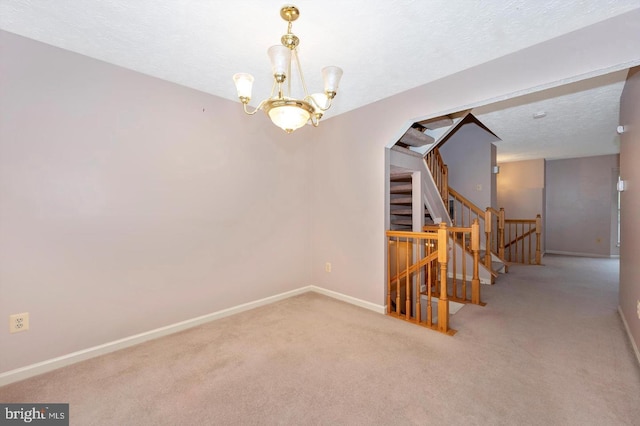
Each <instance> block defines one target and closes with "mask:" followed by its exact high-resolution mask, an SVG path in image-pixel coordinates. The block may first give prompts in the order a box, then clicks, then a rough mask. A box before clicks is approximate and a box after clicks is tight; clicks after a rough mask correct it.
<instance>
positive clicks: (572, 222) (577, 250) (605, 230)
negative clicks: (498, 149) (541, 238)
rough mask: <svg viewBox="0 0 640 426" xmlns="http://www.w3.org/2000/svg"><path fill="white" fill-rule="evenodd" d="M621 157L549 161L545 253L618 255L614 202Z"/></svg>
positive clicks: (546, 176)
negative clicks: (613, 223) (616, 177)
mask: <svg viewBox="0 0 640 426" xmlns="http://www.w3.org/2000/svg"><path fill="white" fill-rule="evenodd" d="M618 158H619V156H618V155H602V156H596V157H584V158H572V159H565V160H550V161H547V162H546V172H545V182H546V200H547V204H546V209H545V212H546V213H545V225H546V226H545V231H546V232H545V234H546V251H547V252H559V253H569V254H583V255H595V256H611V255H615V254H617V248H616V247H615V244H614V245H613V246H612V243H611V242H612V236H611V228H612V226H611V224H612V221H614V220H617V217H615V216H614V215H613V212H614V210H613V209H612V201H613V197H614V196H615V192H616V181H615V179H614V178H613V174H612V171H613V170H615V169H617V168H618Z"/></svg>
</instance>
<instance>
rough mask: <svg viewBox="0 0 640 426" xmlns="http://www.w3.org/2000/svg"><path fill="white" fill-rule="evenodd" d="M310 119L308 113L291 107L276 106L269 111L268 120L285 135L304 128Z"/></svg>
mask: <svg viewBox="0 0 640 426" xmlns="http://www.w3.org/2000/svg"><path fill="white" fill-rule="evenodd" d="M310 117H311V115H310V114H309V112H308V111H306V110H304V109H302V108H299V107H297V106H293V105H283V106H277V107H274V108H271V109H270V110H269V118H271V121H273V124H275V125H276V126H278V127H280V128H281V129H283V130H284V131H285V132H287V133H291V132H293V131H294V130H296V129H299V128H300V127H302V126H304V125H305V124H306V123H307V121H309V118H310Z"/></svg>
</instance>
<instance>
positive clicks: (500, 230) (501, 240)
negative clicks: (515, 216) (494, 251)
mask: <svg viewBox="0 0 640 426" xmlns="http://www.w3.org/2000/svg"><path fill="white" fill-rule="evenodd" d="M498 255H499V256H500V258H502V259H504V207H500V216H499V218H498Z"/></svg>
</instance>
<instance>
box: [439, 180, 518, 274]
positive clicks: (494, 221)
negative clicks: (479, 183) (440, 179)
mask: <svg viewBox="0 0 640 426" xmlns="http://www.w3.org/2000/svg"><path fill="white" fill-rule="evenodd" d="M449 199H450V203H449V216H450V218H451V221H452V222H453V224H454V225H455V226H461V227H466V226H471V223H472V222H473V220H475V219H477V220H478V221H479V222H480V226H481V227H482V229H484V240H483V241H484V247H485V251H484V257H483V259H482V261H483V264H484V266H485V267H486V268H487V269H488V270H489V271H491V274H492V277H493V278H492V282H493V279H494V278H495V277H496V276H497V275H498V273H497V272H496V271H495V270H494V268H493V261H492V254H493V256H496V257H498V258H499V259H500V261H501V263H502V264H503V265H504V268H505V272H507V268H508V265H507V262H506V260H505V259H504V257H502V256H500V252H501V250H502V242H503V241H504V239H503V235H504V209H500V211H497V210H495V209H492V208H491V207H488V208H487V209H486V210H484V211H483V210H482V209H481V208H480V207H478V206H476V205H475V204H474V203H473V202H471V201H470V200H468V199H467V198H465V197H464V196H463V195H462V194H460V193H458V192H457V191H456V190H454V189H453V188H451V187H449Z"/></svg>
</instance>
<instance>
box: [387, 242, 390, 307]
mask: <svg viewBox="0 0 640 426" xmlns="http://www.w3.org/2000/svg"><path fill="white" fill-rule="evenodd" d="M390 313H391V237H387V314H390Z"/></svg>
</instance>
